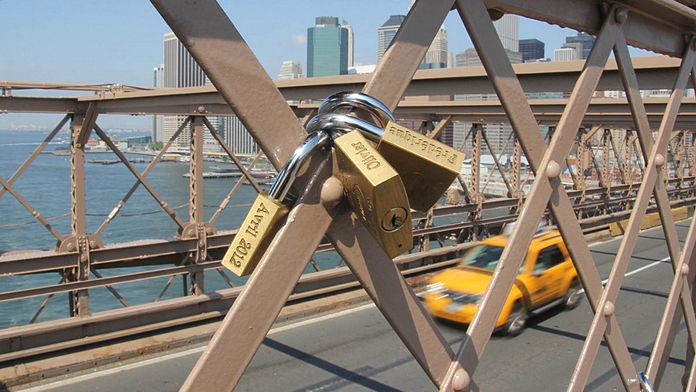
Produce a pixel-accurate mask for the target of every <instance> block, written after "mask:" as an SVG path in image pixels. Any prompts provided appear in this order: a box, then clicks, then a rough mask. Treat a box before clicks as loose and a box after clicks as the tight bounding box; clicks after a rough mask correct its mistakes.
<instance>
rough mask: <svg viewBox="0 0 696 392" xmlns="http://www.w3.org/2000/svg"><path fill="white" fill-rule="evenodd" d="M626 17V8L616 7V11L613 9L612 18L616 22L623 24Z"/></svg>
mask: <svg viewBox="0 0 696 392" xmlns="http://www.w3.org/2000/svg"><path fill="white" fill-rule="evenodd" d="M626 19H628V10H627V9H626V8H624V7H618V8H617V9H616V11H614V20H616V23H618V24H624V23H625V22H626Z"/></svg>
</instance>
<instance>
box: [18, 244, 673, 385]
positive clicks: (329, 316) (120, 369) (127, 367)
mask: <svg viewBox="0 0 696 392" xmlns="http://www.w3.org/2000/svg"><path fill="white" fill-rule="evenodd" d="M614 240H616V239H614ZM593 245H595V244H593ZM669 259H670V258H669V257H665V258H663V259H661V260H659V261H655V262H653V263H651V264H648V265H646V266H643V267H640V268H637V269H635V270H633V271H630V272H627V273H626V274H625V275H624V277H627V276H631V275H635V274H637V273H639V272H642V271H645V270H647V269H649V268H652V267H654V266H656V265H659V264H661V263H663V262H665V261H667V260H669ZM607 281H608V279H604V280H603V281H602V284H606V283H607ZM581 292H583V293H584V292H585V290H581ZM373 307H375V304H374V303H373V302H370V303H367V304H364V305H360V306H356V307H354V308H350V309H346V310H341V311H339V312H335V313H329V314H326V315H323V316H319V317H315V318H311V319H307V320H302V321H298V322H296V323H292V324H289V325H284V326H282V327H277V328H273V329H271V330H270V331H269V332H268V334H269V335H271V334H275V333H279V332H284V331H289V330H292V329H295V328H299V327H303V326H306V325H311V324H315V323H318V322H321V321H324V320H330V319H332V318H336V317H342V316H346V315H349V314H352V313H356V312H359V311H362V310H365V309H368V308H373ZM205 348H206V347H205V346H204V347H197V348H193V349H190V350H186V351H180V352H177V353H173V354H168V355H163V356H161V357H157V358H151V359H146V360H144V361H138V362H135V363H131V364H128V365H123V366H119V367H115V368H111V369H105V370H102V371H97V372H94V373H90V374H85V375H81V376H77V377H72V378H70V379H66V380H61V381H56V382H53V383H50V384H44V385H39V386H36V387H32V388H27V389H20V390H18V391H22V392H43V391H48V390H50V389H52V388H56V387H59V386H65V385H71V384H76V383H79V382H82V381H88V380H92V379H95V378H99V377H103V376H108V375H110V374H115V373H120V372H123V371H126V370H130V369H135V368H138V367H142V366H147V365H152V364H155V363H159V362H164V361H169V360H171V359H177V358H181V357H185V356H187V355H192V354H196V353H199V352H203V351H204V350H205Z"/></svg>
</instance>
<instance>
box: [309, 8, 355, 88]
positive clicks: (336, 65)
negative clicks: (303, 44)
mask: <svg viewBox="0 0 696 392" xmlns="http://www.w3.org/2000/svg"><path fill="white" fill-rule="evenodd" d="M351 30H352V29H351ZM346 73H348V29H347V28H345V27H343V26H341V25H339V24H338V18H336V17H333V16H320V17H318V18H316V24H315V26H314V27H310V28H308V29H307V76H308V77H312V76H329V75H344V74H346Z"/></svg>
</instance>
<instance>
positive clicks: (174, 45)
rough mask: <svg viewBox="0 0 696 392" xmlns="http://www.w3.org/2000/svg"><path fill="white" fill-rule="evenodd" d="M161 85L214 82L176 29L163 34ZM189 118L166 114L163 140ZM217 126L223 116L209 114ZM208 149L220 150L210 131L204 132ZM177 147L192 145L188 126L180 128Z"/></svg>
mask: <svg viewBox="0 0 696 392" xmlns="http://www.w3.org/2000/svg"><path fill="white" fill-rule="evenodd" d="M163 84H164V85H163V86H162V87H174V88H181V87H196V86H206V85H211V83H210V80H208V77H207V76H206V75H205V72H203V69H202V68H201V67H200V65H198V63H197V62H196V60H195V59H194V58H193V56H191V53H189V51H188V50H187V49H186V47H185V46H184V44H182V43H181V41H179V38H177V36H176V35H175V34H174V33H171V32H170V33H166V34H164V82H163ZM185 119H186V116H163V121H162V122H163V132H162V140H163V141H164V142H167V141H169V139H170V138H171V137H172V135H174V133H175V132H176V130H177V129H178V128H179V127H180V126H181V124H182V123H183V122H184V120H185ZM208 119H209V120H210V122H211V124H212V125H213V127H214V128H215V129H218V130H220V131H221V132H222V130H221V128H220V127H221V123H222V121H221V118H220V117H209V118H208ZM204 140H205V142H204V143H205V145H204V148H205V150H206V151H219V150H220V148H219V147H218V145H217V142H216V141H215V139H214V138H213V137H212V135H210V132H205V134H204ZM175 145H176V146H177V147H179V148H181V149H184V150H186V149H189V148H190V146H191V133H190V132H189V131H188V130H184V131H182V132H181V134H180V135H179V137H178V138H177V139H176V144H175Z"/></svg>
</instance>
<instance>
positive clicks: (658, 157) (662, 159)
mask: <svg viewBox="0 0 696 392" xmlns="http://www.w3.org/2000/svg"><path fill="white" fill-rule="evenodd" d="M664 164H665V157H664V155H662V154H657V155H655V166H657V167H661V166H662V165H664Z"/></svg>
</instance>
